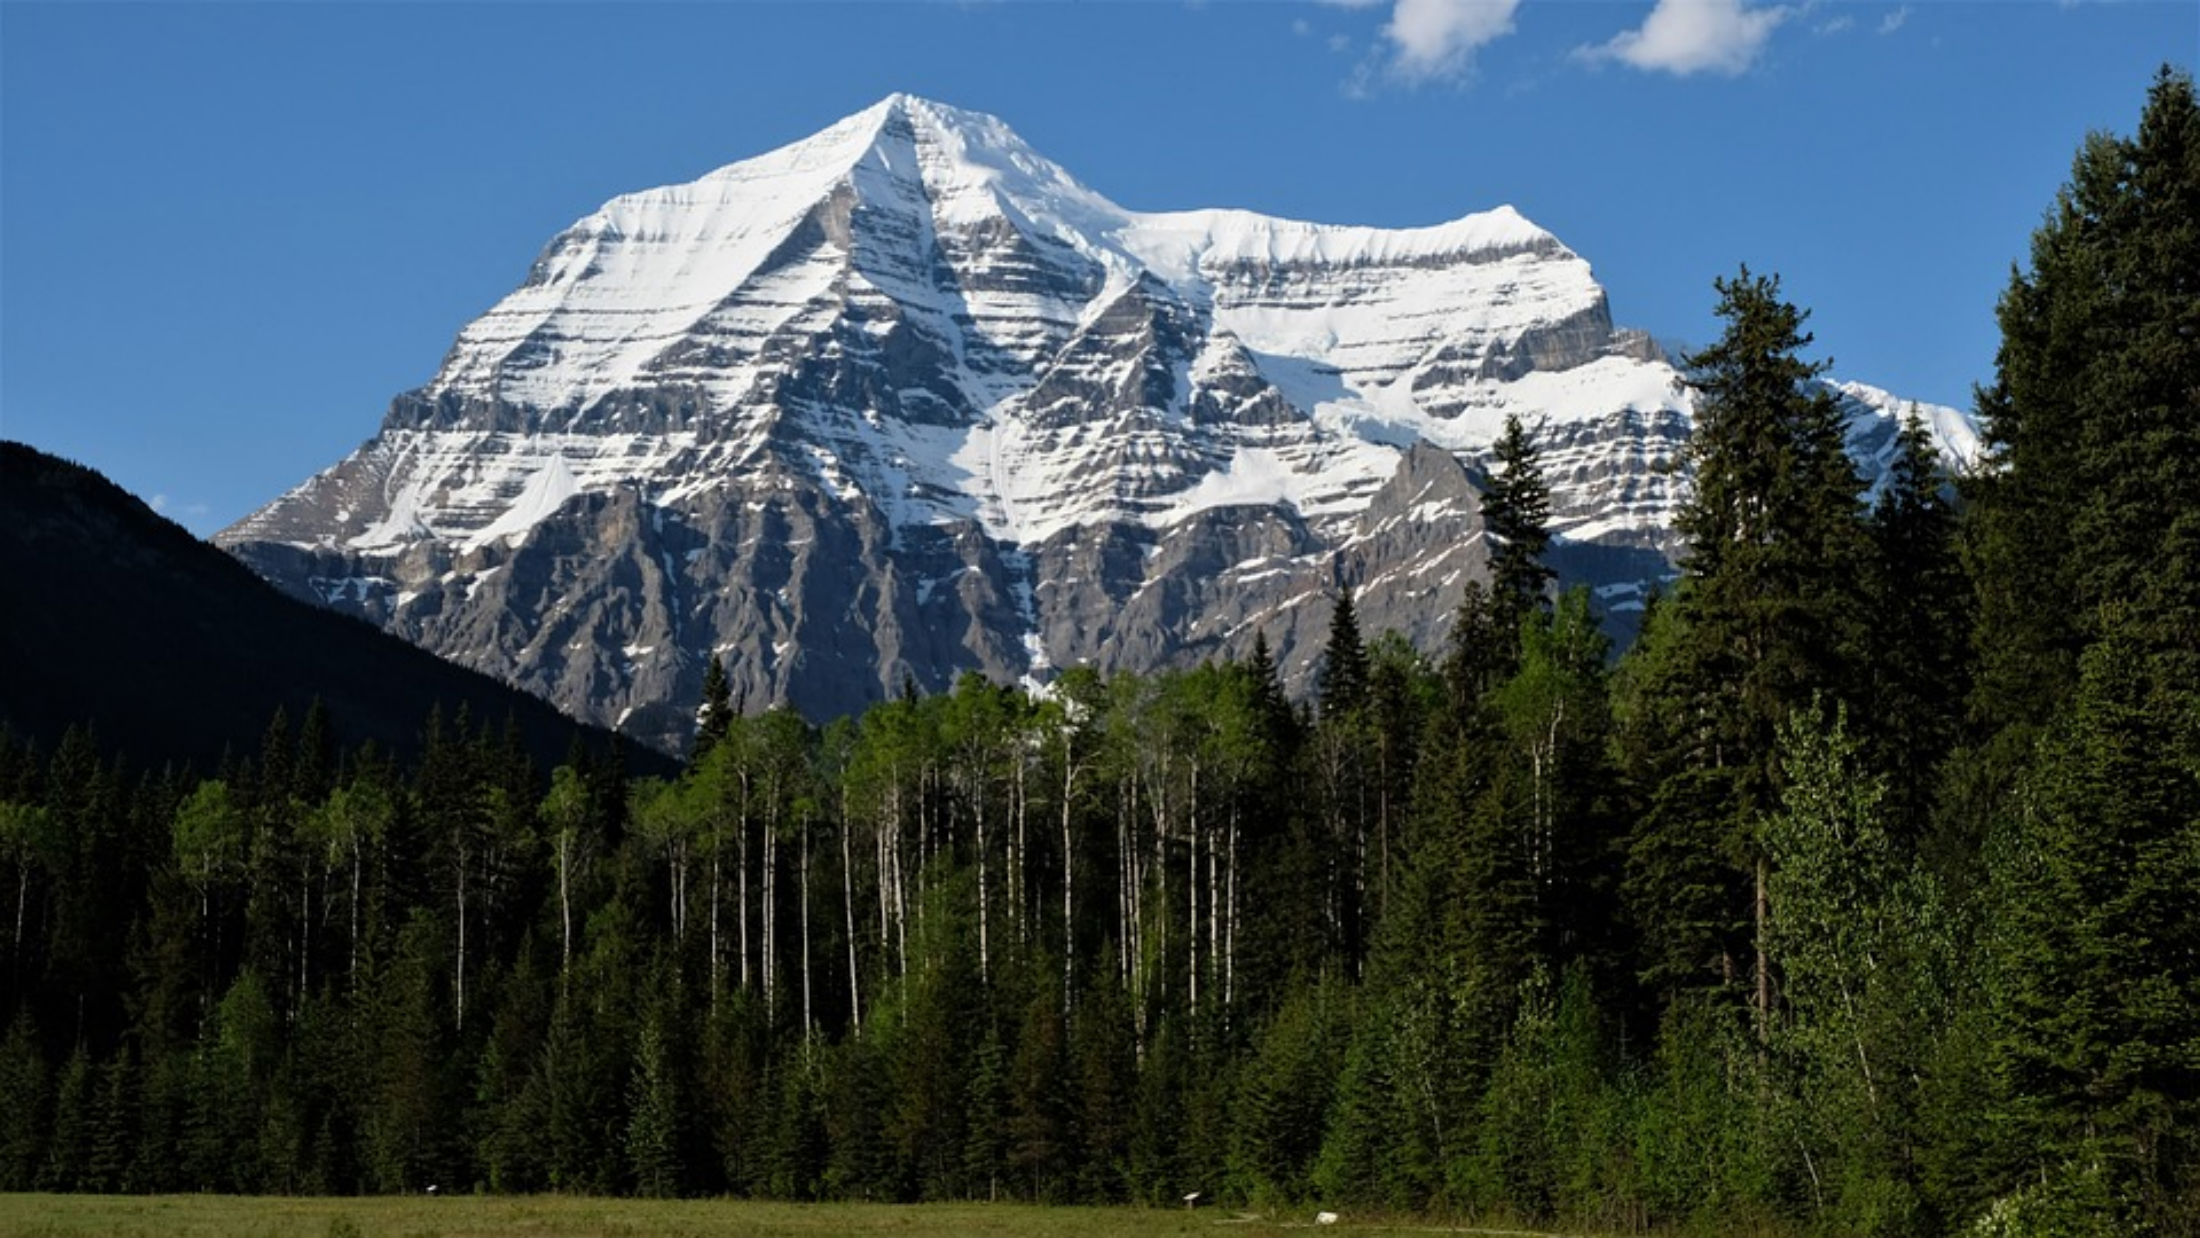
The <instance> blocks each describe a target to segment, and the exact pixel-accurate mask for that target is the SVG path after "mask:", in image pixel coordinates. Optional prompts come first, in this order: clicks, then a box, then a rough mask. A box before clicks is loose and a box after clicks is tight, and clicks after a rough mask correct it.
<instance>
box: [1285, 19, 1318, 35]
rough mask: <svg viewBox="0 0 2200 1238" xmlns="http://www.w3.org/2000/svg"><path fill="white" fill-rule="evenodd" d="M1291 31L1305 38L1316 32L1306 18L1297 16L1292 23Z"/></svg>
mask: <svg viewBox="0 0 2200 1238" xmlns="http://www.w3.org/2000/svg"><path fill="white" fill-rule="evenodd" d="M1291 33H1293V34H1295V35H1297V36H1299V37H1300V38H1302V39H1303V38H1305V37H1306V36H1307V35H1310V34H1312V33H1314V27H1313V25H1312V24H1311V23H1310V22H1308V21H1307V20H1306V19H1305V18H1303V17H1301V18H1297V19H1295V20H1293V21H1292V23H1291Z"/></svg>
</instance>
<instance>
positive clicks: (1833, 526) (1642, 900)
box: [1619, 266, 1865, 1034]
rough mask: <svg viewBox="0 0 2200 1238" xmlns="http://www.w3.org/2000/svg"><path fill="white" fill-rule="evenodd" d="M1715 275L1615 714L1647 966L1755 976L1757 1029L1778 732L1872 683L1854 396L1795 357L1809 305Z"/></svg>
mask: <svg viewBox="0 0 2200 1238" xmlns="http://www.w3.org/2000/svg"><path fill="white" fill-rule="evenodd" d="M1713 286H1714V287H1715V288H1716V289H1717V291H1718V293H1719V304H1718V309H1717V312H1718V315H1719V317H1721V318H1723V319H1725V320H1726V331H1725V333H1724V334H1723V335H1722V336H1721V337H1720V339H1719V340H1718V341H1717V342H1716V343H1714V344H1712V345H1711V346H1710V347H1708V348H1706V349H1704V350H1703V351H1701V352H1698V353H1695V354H1693V355H1691V356H1689V357H1688V358H1686V362H1687V367H1688V378H1687V382H1688V385H1689V386H1690V388H1692V389H1693V390H1694V391H1695V393H1696V396H1697V407H1696V432H1695V437H1694V438H1693V439H1692V440H1691V442H1690V444H1689V448H1688V463H1689V465H1690V466H1691V471H1692V473H1693V483H1694V484H1693V487H1692V489H1691V492H1690V495H1689V498H1688V501H1687V503H1686V504H1685V505H1684V506H1683V508H1682V509H1681V512H1680V515H1679V518H1678V520H1677V522H1676V523H1677V525H1678V527H1679V529H1680V531H1681V533H1682V535H1683V536H1684V537H1686V538H1687V551H1686V554H1685V557H1684V559H1683V561H1682V579H1681V582H1680V585H1679V587H1678V589H1677V590H1676V591H1675V593H1674V596H1673V598H1672V600H1671V602H1670V603H1669V604H1667V605H1666V606H1665V607H1662V608H1661V610H1665V611H1669V612H1670V613H1667V614H1661V615H1660V616H1659V622H1657V623H1655V624H1653V625H1651V627H1650V629H1649V630H1648V631H1647V632H1646V633H1645V634H1644V638H1643V640H1642V641H1641V642H1640V644H1639V645H1638V647H1637V650H1636V652H1635V656H1634V658H1633V661H1634V663H1635V666H1634V668H1633V670H1632V673H1631V674H1629V675H1628V676H1625V677H1624V681H1625V688H1626V690H1627V692H1628V693H1629V694H1630V699H1628V700H1623V701H1622V703H1621V707H1620V711H1619V712H1620V713H1621V716H1622V717H1623V718H1625V719H1627V724H1628V726H1629V727H1630V728H1632V729H1633V730H1634V731H1635V732H1636V733H1635V734H1634V735H1633V736H1632V737H1628V738H1627V739H1626V741H1625V742H1626V747H1627V750H1628V751H1631V752H1633V753H1634V754H1636V757H1637V767H1636V769H1635V770H1634V777H1635V780H1636V783H1637V787H1638V792H1639V794H1640V795H1641V796H1642V799H1643V811H1642V814H1641V816H1640V818H1639V821H1638V824H1637V827H1636V830H1635V833H1634V836H1633V837H1632V838H1631V839H1630V841H1629V849H1630V853H1631V859H1630V872H1629V874H1628V886H1629V888H1630V890H1631V892H1632V900H1631V901H1633V902H1634V904H1635V913H1634V918H1635V919H1636V921H1637V923H1638V925H1639V926H1640V928H1641V929H1642V931H1643V941H1644V946H1645V948H1646V956H1645V970H1646V972H1648V973H1651V974H1653V975H1654V976H1655V977H1656V978H1657V979H1658V980H1659V981H1660V983H1663V984H1672V983H1676V982H1682V981H1683V978H1684V976H1687V975H1693V976H1694V977H1696V978H1697V982H1701V981H1704V980H1713V979H1719V980H1724V981H1727V982H1738V981H1741V980H1743V979H1744V978H1745V977H1746V979H1747V981H1748V983H1749V986H1750V988H1751V990H1752V995H1751V1004H1752V1005H1753V1006H1754V1007H1755V1009H1756V1015H1757V1022H1758V1026H1759V1030H1760V1034H1761V1033H1762V1032H1763V1031H1764V1029H1765V1027H1766V1020H1767V1019H1768V1018H1769V1015H1770V1010H1771V1003H1772V977H1771V974H1770V970H1769V966H1768V963H1767V960H1766V958H1765V955H1764V931H1765V920H1766V904H1765V881H1766V878H1767V876H1768V871H1767V864H1766V859H1765V853H1764V848H1763V845H1762V842H1761V840H1760V839H1759V837H1758V829H1759V823H1760V822H1761V821H1762V819H1763V818H1764V816H1765V814H1766V813H1767V812H1769V811H1771V810H1772V808H1773V807H1774V806H1775V804H1776V803H1777V798H1776V797H1777V790H1778V784H1779V761H1778V751H1779V743H1778V728H1779V727H1780V725H1781V724H1782V723H1783V722H1785V721H1786V719H1787V718H1788V716H1789V715H1790V714H1791V713H1793V712H1794V711H1795V710H1796V709H1798V708H1801V707H1802V706H1804V705H1806V704H1808V703H1809V702H1810V701H1811V700H1812V699H1813V697H1814V696H1815V695H1817V694H1820V693H1824V694H1827V696H1828V697H1829V699H1832V700H1835V701H1840V700H1846V699H1849V698H1850V697H1852V696H1854V695H1856V694H1857V691H1858V688H1859V687H1860V686H1861V685H1860V679H1861V675H1860V672H1859V670H1858V667H1859V665H1860V663H1861V661H1862V659H1861V656H1860V647H1861V645H1862V640H1863V627H1864V610H1863V605H1862V598H1861V596H1860V590H1859V588H1858V584H1857V581H1858V576H1859V573H1860V569H1861V568H1862V567H1863V564H1864V559H1865V552H1864V547H1865V542H1864V538H1863V532H1862V524H1861V522H1860V521H1859V519H1858V515H1859V509H1858V493H1859V491H1860V490H1861V489H1862V484H1861V482H1860V481H1859V480H1858V478H1857V475H1856V469H1855V466H1854V465H1852V464H1851V463H1850V462H1849V458H1848V455H1847V453H1846V451H1845V450H1844V446H1843V433H1842V429H1843V426H1842V416H1841V411H1840V406H1839V404H1838V403H1837V402H1836V400H1835V399H1834V397H1833V396H1832V394H1831V393H1830V392H1829V391H1827V390H1826V389H1825V388H1824V387H1822V386H1820V385H1818V384H1817V383H1816V382H1815V381H1814V380H1815V379H1816V378H1817V377H1818V375H1819V374H1821V373H1823V372H1824V370H1825V369H1826V366H1827V364H1828V363H1827V362H1825V361H1816V362H1813V361H1805V360H1804V359H1803V358H1802V356H1801V354H1802V351H1803V350H1804V349H1805V348H1808V347H1809V346H1810V344H1811V336H1810V335H1809V334H1808V333H1807V332H1805V331H1804V330H1803V323H1804V322H1805V320H1806V319H1807V318H1808V314H1807V312H1806V311H1803V310H1800V309H1798V308H1796V307H1795V306H1794V305H1793V304H1790V303H1789V302H1787V301H1785V300H1783V299H1781V296H1780V282H1779V280H1778V278H1777V277H1766V276H1757V275H1752V274H1751V273H1750V271H1749V268H1748V267H1746V266H1745V267H1743V268H1742V269H1741V272H1740V273H1739V274H1738V275H1737V276H1735V277H1734V278H1733V279H1720V280H1717V281H1715V282H1714V285H1713ZM1722 870H1723V874H1724V875H1723V876H1719V875H1718V874H1721V873H1722ZM1707 883H1708V884H1707ZM1676 898H1682V899H1683V901H1684V902H1685V903H1686V904H1687V906H1686V907H1685V908H1681V907H1676V906H1675V905H1674V900H1675V899H1676Z"/></svg>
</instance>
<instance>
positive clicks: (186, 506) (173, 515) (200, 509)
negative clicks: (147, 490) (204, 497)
mask: <svg viewBox="0 0 2200 1238" xmlns="http://www.w3.org/2000/svg"><path fill="white" fill-rule="evenodd" d="M145 505H146V506H147V507H150V508H152V509H153V510H154V511H155V512H158V513H159V514H161V515H163V516H166V517H168V518H169V519H170V520H200V519H204V518H205V516H206V515H207V513H208V511H209V510H211V509H209V508H208V507H207V506H206V504H204V503H177V502H175V501H174V500H172V499H170V498H169V497H168V496H167V494H166V493H161V494H156V495H154V496H153V497H152V498H150V499H147V500H146V501H145Z"/></svg>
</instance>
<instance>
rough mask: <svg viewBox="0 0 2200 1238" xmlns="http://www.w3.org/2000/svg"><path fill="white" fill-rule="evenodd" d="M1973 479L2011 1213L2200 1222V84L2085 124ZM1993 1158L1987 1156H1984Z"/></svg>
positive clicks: (2013, 293) (2004, 1176)
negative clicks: (2198, 888)
mask: <svg viewBox="0 0 2200 1238" xmlns="http://www.w3.org/2000/svg"><path fill="white" fill-rule="evenodd" d="M1999 317H2000V321H2001V327H2002V346H2001V350H2000V353H1999V354H1998V355H1997V358H1996V378H1995V382H1994V384H1993V385H1992V386H1991V387H1989V388H1986V389H1984V390H1982V391H1981V392H1980V393H1979V407H1980V411H1981V413H1982V414H1984V416H1985V418H1986V421H1987V429H1988V441H1989V444H1990V445H1991V447H1992V448H1993V455H1992V457H1991V459H1990V460H1989V462H1988V464H1989V466H1988V467H1987V468H1985V469H1982V470H1980V471H1979V473H1978V474H1977V475H1975V476H1973V477H1971V478H1968V479H1966V482H1965V486H1964V492H1965V495H1966V497H1967V498H1968V499H1969V505H1968V510H1967V512H1966V521H1965V529H1964V538H1965V549H1966V553H1967V555H1968V559H1969V566H1970V567H1971V569H1972V580H1973V582H1974V585H1975V588H1976V598H1977V605H1978V625H1977V635H1976V647H1977V651H1978V660H1979V661H1978V665H1979V674H1978V683H1977V687H1976V690H1975V691H1974V693H1973V697H1972V710H1973V718H1974V722H1975V723H1976V725H1977V726H1978V727H1979V728H1980V732H1981V737H1982V749H1981V755H1980V758H1979V760H1978V761H1977V762H1976V763H1977V764H1979V765H1981V766H1982V767H1984V772H1983V773H1982V774H1980V775H1978V780H1979V781H1980V782H1981V783H1983V784H1984V788H1985V794H1974V795H1973V797H1972V801H1971V803H1972V806H1973V808H1974V809H1975V811H1976V813H1977V816H1978V817H1979V818H1980V819H1981V820H1982V821H1983V832H1984V835H1985V840H1986V841H1985V848H1984V850H1985V856H1986V861H1987V862H1986V870H1987V876H1988V884H1987V898H1986V904H1987V905H1986V908H1985V918H1986V920H1987V922H1988V923H1990V924H1991V925H1992V932H1991V933H1990V934H1988V935H1987V936H1986V939H1985V944H1986V950H1985V958H1986V966H1985V968H1984V975H1983V980H1984V983H1983V984H1982V985H1981V986H1980V989H1981V991H1982V992H1983V993H1984V995H1985V997H1986V1003H1985V1004H1986V1008H1987V1010H1988V1012H1989V1017H1988V1018H1987V1020H1986V1021H1985V1022H1986V1026H1987V1028H1988V1029H1989V1030H1988V1032H1987V1034H1986V1044H1987V1054H1986V1056H1987V1061H1988V1063H1989V1065H1990V1066H1991V1068H1992V1069H1991V1077H1992V1080H1993V1088H1992V1091H1993V1098H1992V1107H1991V1109H1990V1118H1991V1122H1990V1124H1989V1126H1988V1127H1987V1134H1988V1138H1987V1140H1986V1142H1987V1143H1988V1145H1989V1146H1990V1148H1991V1149H1993V1150H1995V1151H1998V1152H1999V1154H2000V1159H1999V1161H1998V1162H1995V1163H1993V1164H1992V1165H1991V1166H1990V1168H1989V1170H1988V1172H1987V1174H1986V1177H1987V1178H1988V1179H1989V1180H1991V1181H1993V1182H1995V1183H1998V1189H1999V1190H2000V1191H2001V1192H2002V1194H2001V1198H2000V1199H1999V1200H1997V1201H1996V1203H1995V1205H1994V1209H1995V1215H1997V1216H2001V1215H2008V1216H2014V1217H2017V1218H2020V1219H2021V1220H2024V1221H2026V1222H2028V1223H2030V1222H2037V1223H2038V1224H2040V1225H2043V1226H2052V1227H2054V1228H2057V1229H2058V1230H2060V1231H2062V1232H2071V1233H2079V1232H2147V1231H2152V1232H2163V1233H2169V1232H2192V1231H2193V1229H2194V1228H2195V1226H2200V1171H2196V1170H2195V1169H2194V1166H2195V1164H2196V1163H2200V1151H2196V1144H2200V1121H2196V1117H2195V1115H2196V1113H2200V1057H2196V1056H2195V1054H2194V1051H2193V1048H2192V1046H2193V1045H2194V1044H2196V1043H2200V1027H2196V1025H2195V1022H2194V1013H2193V1012H2194V1011H2195V1010H2200V968H2196V967H2195V964H2194V961H2193V960H2194V958H2195V957H2196V952H2200V915H2196V913H2195V911H2194V907H2193V901H2192V899H2191V897H2190V895H2191V891H2192V889H2193V887H2194V886H2195V884H2200V870H2196V867H2195V866H2196V864H2200V727H2196V725H2195V722H2194V719H2196V718H2200V642H2195V640H2194V638H2193V633H2194V632H2196V631H2200V100H2196V97H2195V92H2194V87H2193V81H2192V78H2191V76H2190V75H2189V74H2187V73H2182V72H2176V71H2172V70H2170V69H2167V68H2165V69H2164V70H2162V71H2161V72H2160V73H2159V74H2158V75H2157V76H2156V78H2155V81H2154V83H2153V86H2152V88H2151V89H2150V90H2149V92H2148V96H2147V102H2146V106H2145V109H2144V112H2143V113H2142V115H2141V117H2140V121H2139V126H2138V131H2137V133H2136V134H2135V135H2133V136H2132V137H2129V138H2122V137H2117V136H2113V135H2109V134H2095V135H2093V136H2091V137H2089V138H2088V139H2087V140H2086V142H2085V144H2084V146H2083V147H2082V149H2081V150H2080V151H2079V153H2078V156H2077V159H2076V161H2075V163H2074V164H2073V166H2072V170H2071V179H2070V181H2069V183H2068V184H2067V185H2065V186H2064V187H2063V189H2062V191H2061V193H2060V194H2059V195H2058V197H2057V200H2056V203H2055V206H2054V209H2053V210H2052V211H2051V212H2050V213H2049V215H2048V218H2047V220H2046V222H2045V223H2043V224H2042V225H2041V227H2040V229H2039V230H2038V231H2037V232H2036V233H2034V235H2033V240H2032V254H2031V266H2030V269H2029V270H2027V271H2020V272H2017V273H2015V274H2014V275H2013V276H2012V277H2011V280H2010V286H2009V289H2008V291H2007V292H2006V293H2005V294H2004V295H2003V297H2002V301H2001V306H2000V311H1999ZM1990 1159H1991V1158H1990Z"/></svg>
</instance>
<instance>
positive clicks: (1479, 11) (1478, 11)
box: [1383, 0, 1520, 78]
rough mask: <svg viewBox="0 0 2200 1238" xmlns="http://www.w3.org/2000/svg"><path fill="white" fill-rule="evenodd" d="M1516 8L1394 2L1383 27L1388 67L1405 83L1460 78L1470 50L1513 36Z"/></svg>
mask: <svg viewBox="0 0 2200 1238" xmlns="http://www.w3.org/2000/svg"><path fill="white" fill-rule="evenodd" d="M1519 7H1520V0H1398V5H1397V7H1396V8H1394V9H1392V10H1391V11H1390V23H1389V24H1388V25H1386V26H1384V27H1383V36H1384V37H1385V38H1387V39H1389V40H1390V42H1391V46H1392V47H1393V48H1394V49H1395V52H1396V59H1395V60H1394V61H1393V65H1392V67H1393V68H1395V69H1396V70H1397V71H1398V72H1399V73H1401V74H1403V75H1404V76H1406V77H1409V78H1431V77H1446V76H1450V75H1452V74H1455V73H1460V72H1463V71H1464V70H1465V69H1466V68H1467V66H1468V65H1469V64H1470V63H1471V62H1472V58H1473V56H1474V49H1476V48H1478V47H1481V46H1483V45H1484V44H1486V43H1490V42H1492V41H1494V40H1497V39H1500V38H1503V37H1504V36H1506V35H1508V34H1511V33H1512V29H1513V11H1514V10H1515V9H1518V8H1519Z"/></svg>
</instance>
